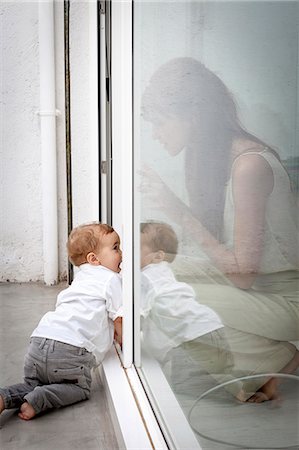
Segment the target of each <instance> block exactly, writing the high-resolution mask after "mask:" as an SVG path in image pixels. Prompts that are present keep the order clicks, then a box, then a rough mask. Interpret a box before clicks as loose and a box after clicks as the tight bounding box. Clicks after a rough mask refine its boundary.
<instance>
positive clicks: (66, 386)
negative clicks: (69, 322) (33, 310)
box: [0, 337, 96, 414]
mask: <svg viewBox="0 0 299 450" xmlns="http://www.w3.org/2000/svg"><path fill="white" fill-rule="evenodd" d="M95 365H96V363H95V357H94V356H93V354H92V353H90V352H88V351H87V350H85V349H84V348H80V347H75V346H73V345H69V344H65V343H63V342H59V341H54V340H52V339H46V338H39V337H33V338H31V340H30V346H29V349H28V352H27V355H26V356H25V365H24V383H19V384H15V385H12V386H8V387H6V388H3V389H1V388H0V395H1V396H2V398H3V401H4V406H5V408H7V409H11V408H19V407H20V406H21V404H22V403H24V402H25V401H26V402H28V403H30V405H32V407H33V409H34V411H35V413H36V414H38V413H40V412H41V411H45V410H46V409H50V408H59V407H61V406H66V405H70V404H72V403H76V402H79V401H81V400H86V399H88V398H89V397H90V386H91V369H92V367H95Z"/></svg>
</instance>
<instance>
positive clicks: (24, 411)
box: [18, 402, 35, 420]
mask: <svg viewBox="0 0 299 450" xmlns="http://www.w3.org/2000/svg"><path fill="white" fill-rule="evenodd" d="M18 416H19V417H20V418H21V419H23V420H30V419H32V418H33V417H34V416H35V411H34V409H33V407H32V406H31V405H30V404H29V403H27V402H25V403H23V404H22V405H21V408H20V412H19V414H18Z"/></svg>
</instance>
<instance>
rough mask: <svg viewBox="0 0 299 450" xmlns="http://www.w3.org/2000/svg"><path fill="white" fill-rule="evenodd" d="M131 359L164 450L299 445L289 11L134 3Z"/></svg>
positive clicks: (292, 7) (267, 5)
mask: <svg viewBox="0 0 299 450" xmlns="http://www.w3.org/2000/svg"><path fill="white" fill-rule="evenodd" d="M133 7H134V14H133V80H134V81H133V98H134V104H133V109H134V113H133V129H134V142H133V154H134V171H133V180H134V184H133V189H134V202H133V218H134V219H133V222H134V245H133V248H134V254H133V258H134V325H135V332H134V346H135V350H134V360H135V365H136V366H137V367H138V372H139V376H140V378H141V380H142V383H143V384H144V387H145V389H146V391H147V394H148V396H149V398H150V400H151V402H152V405H153V408H154V409H155V413H156V415H157V417H158V419H159V421H160V425H161V428H162V430H163V432H164V434H165V436H166V438H167V441H168V444H169V447H170V448H178V449H179V448H180V449H181V448H192V449H193V448H203V449H213V450H215V449H229V448H248V449H254V448H258V449H261V448H263V449H266V448H268V449H276V448H277V449H278V448H283V449H286V448H297V447H298V445H299V442H298V394H299V391H298V369H297V368H298V361H299V358H298V352H297V347H298V341H299V332H298V330H299V322H298V321H299V312H298V311H299V308H298V292H299V286H298V240H297V239H298V173H299V165H298V161H299V154H298V144H299V140H298V137H299V136H298V89H297V86H298V3H297V2H295V1H294V2H293V1H289V2H288V1H275V2H268V1H259V2H249V1H248V2H247V1H217V2H215V1H187V0H186V1H160V2H150V1H141V0H135V1H134V3H133Z"/></svg>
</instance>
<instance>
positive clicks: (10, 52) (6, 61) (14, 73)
mask: <svg viewBox="0 0 299 450" xmlns="http://www.w3.org/2000/svg"><path fill="white" fill-rule="evenodd" d="M94 4H95V3H94V2H87V1H83V2H78V1H72V2H71V10H70V11H71V12H70V15H71V30H70V32H71V82H72V96H73V100H72V105H71V107H72V148H73V170H74V173H73V191H74V224H77V223H79V222H86V221H89V220H96V219H98V192H97V184H98V183H97V179H96V176H97V161H96V150H95V141H96V138H94V136H95V135H96V133H95V131H94V127H95V123H96V121H97V117H96V113H94V101H95V99H94V97H93V96H91V90H92V88H93V85H92V83H94V79H95V78H94V75H95V73H94V67H95V65H96V49H95V36H94V32H93V33H92V32H91V27H90V23H91V22H94V17H95V16H94V9H93V8H94ZM0 8H1V12H0V19H1V88H2V89H1V91H2V98H1V144H0V151H1V155H0V158H1V166H0V167H1V169H0V170H1V174H0V183H1V191H0V204H1V224H0V227H1V228H0V233H1V243H0V273H1V278H0V281H7V280H9V281H16V282H28V281H43V253H42V244H43V243H42V226H43V223H42V192H41V155H40V150H41V142H40V124H39V116H38V114H36V112H37V111H38V110H39V96H40V82H39V41H38V2H32V3H31V2H21V1H9V2H2V3H1V6H0ZM63 11H64V5H63V2H62V1H60V0H57V1H56V2H55V52H56V56H55V57H56V107H57V109H59V110H60V111H61V114H60V115H59V116H58V117H57V122H56V123H57V171H58V180H57V183H58V221H59V277H60V279H64V278H65V277H66V271H67V257H66V248H65V243H66V239H67V203H66V162H65V161H66V157H65V115H64V18H63ZM90 80H93V81H92V82H91V81H90ZM91 119H92V120H91Z"/></svg>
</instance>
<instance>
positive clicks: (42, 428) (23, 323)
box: [0, 283, 119, 450]
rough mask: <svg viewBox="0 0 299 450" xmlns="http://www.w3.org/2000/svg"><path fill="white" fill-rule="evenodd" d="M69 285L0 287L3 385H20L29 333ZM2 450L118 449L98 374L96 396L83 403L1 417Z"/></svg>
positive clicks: (0, 373) (13, 412)
mask: <svg viewBox="0 0 299 450" xmlns="http://www.w3.org/2000/svg"><path fill="white" fill-rule="evenodd" d="M64 287H65V285H64V284H60V285H59V286H52V287H47V286H43V285H39V284H31V283H28V284H27V283H26V284H17V283H1V284H0V385H1V386H5V385H7V384H13V383H17V382H20V381H21V380H22V376H23V358H24V355H25V352H26V349H27V345H28V340H29V336H30V334H31V332H32V331H33V329H34V328H35V326H36V325H37V323H38V321H39V319H40V318H41V316H42V315H43V314H44V313H45V312H46V311H48V310H50V309H54V305H55V303H56V295H57V293H58V292H59V291H60V290H62V289H63V288H64ZM0 448H1V450H19V449H22V450H29V449H30V450H53V449H59V450H75V449H80V450H83V449H84V450H117V449H119V446H118V443H117V440H116V436H115V432H114V428H113V424H112V420H111V417H110V414H109V408H108V402H107V398H106V395H105V392H104V390H103V387H102V383H101V380H100V376H99V374H98V372H95V373H94V375H93V384H92V396H91V399H90V400H88V401H85V402H81V403H77V404H75V405H72V406H68V407H66V408H62V409H58V410H51V411H49V412H47V413H46V414H43V415H41V416H37V417H36V418H35V419H34V420H32V421H29V422H25V421H23V420H21V419H19V418H18V415H17V411H16V410H7V411H4V412H3V413H2V414H1V416H0Z"/></svg>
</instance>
